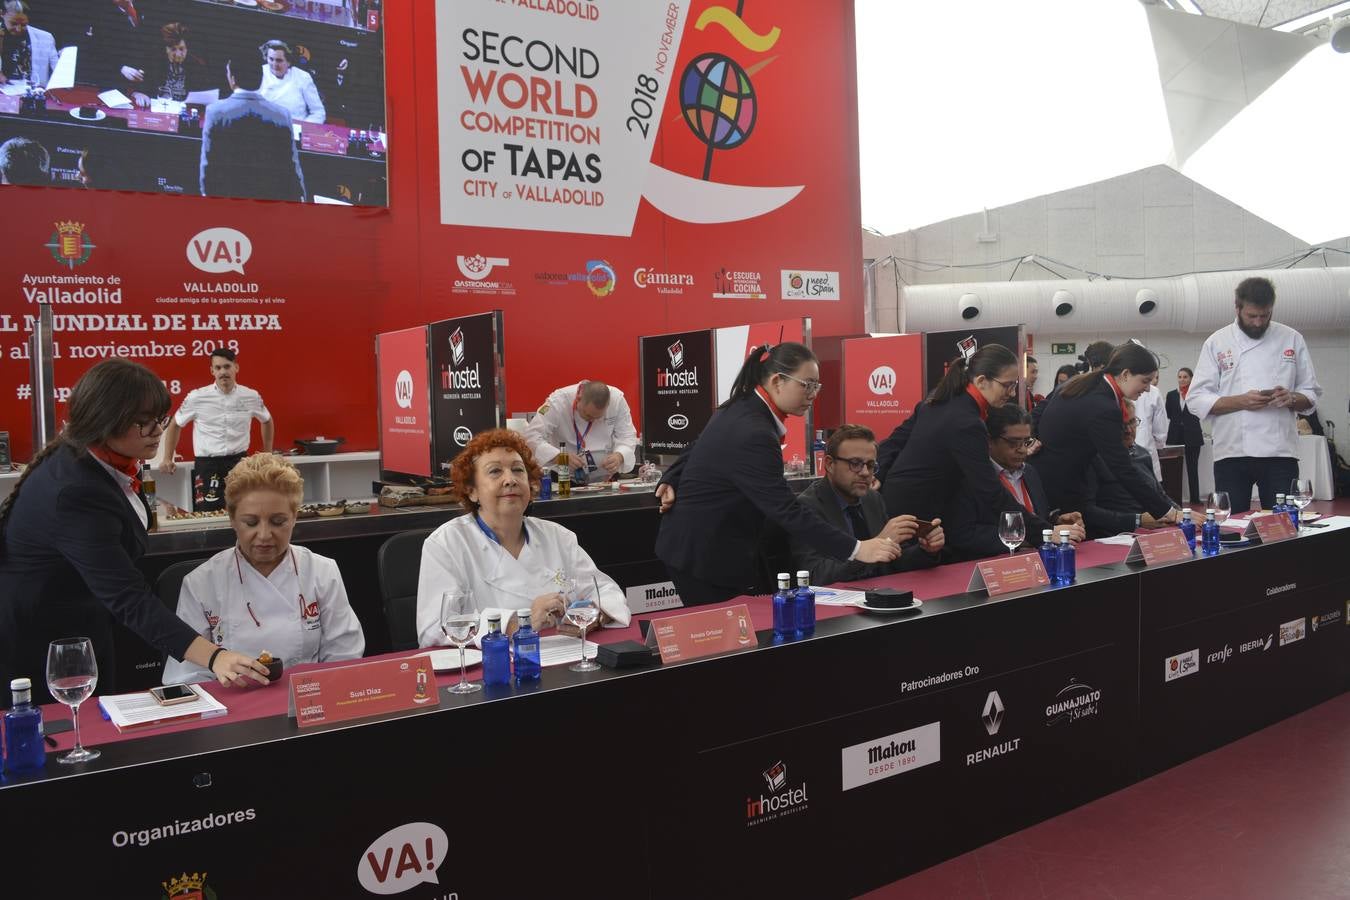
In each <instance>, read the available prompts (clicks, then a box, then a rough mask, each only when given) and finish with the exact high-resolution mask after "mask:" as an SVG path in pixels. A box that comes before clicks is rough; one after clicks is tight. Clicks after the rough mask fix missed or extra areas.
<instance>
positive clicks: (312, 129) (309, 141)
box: [300, 122, 351, 156]
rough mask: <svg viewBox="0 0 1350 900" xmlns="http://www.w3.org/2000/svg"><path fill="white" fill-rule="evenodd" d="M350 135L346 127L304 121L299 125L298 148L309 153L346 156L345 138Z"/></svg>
mask: <svg viewBox="0 0 1350 900" xmlns="http://www.w3.org/2000/svg"><path fill="white" fill-rule="evenodd" d="M350 136H351V135H350V132H349V131H348V130H347V129H346V128H338V127H336V126H333V125H316V124H315V123H313V122H305V123H303V124H302V125H301V126H300V149H301V150H308V151H310V152H311V153H331V154H333V155H335V156H346V155H347V138H348V137H350Z"/></svg>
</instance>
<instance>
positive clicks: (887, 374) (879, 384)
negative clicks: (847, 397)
mask: <svg viewBox="0 0 1350 900" xmlns="http://www.w3.org/2000/svg"><path fill="white" fill-rule="evenodd" d="M867 387H868V388H869V389H870V390H871V391H872V393H874V394H876V395H877V396H878V397H881V396H884V395H886V394H894V393H895V370H894V369H892V368H891V367H890V366H877V367H876V368H875V369H873V370H872V374H871V375H868V376H867Z"/></svg>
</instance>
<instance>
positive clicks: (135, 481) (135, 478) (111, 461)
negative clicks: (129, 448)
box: [89, 447, 141, 494]
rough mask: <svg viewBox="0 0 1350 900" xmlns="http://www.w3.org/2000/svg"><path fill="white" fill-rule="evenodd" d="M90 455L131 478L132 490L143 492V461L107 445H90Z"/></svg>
mask: <svg viewBox="0 0 1350 900" xmlns="http://www.w3.org/2000/svg"><path fill="white" fill-rule="evenodd" d="M89 455H90V456H93V457H96V458H97V459H101V460H103V461H104V462H105V463H107V464H108V465H110V466H112V467H113V468H114V469H116V470H117V471H119V472H121V473H122V474H123V475H125V476H127V477H128V478H130V479H131V490H132V491H134V492H135V493H137V494H139V493H140V492H141V461H140V460H139V459H133V458H132V457H130V456H123V455H122V454H120V453H118V452H117V451H116V450H110V449H109V448H107V447H90V448H89Z"/></svg>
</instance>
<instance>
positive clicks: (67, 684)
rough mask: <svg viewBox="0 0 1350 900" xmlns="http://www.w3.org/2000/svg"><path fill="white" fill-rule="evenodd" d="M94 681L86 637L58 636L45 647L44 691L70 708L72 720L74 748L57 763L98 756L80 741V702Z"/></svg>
mask: <svg viewBox="0 0 1350 900" xmlns="http://www.w3.org/2000/svg"><path fill="white" fill-rule="evenodd" d="M97 684H98V660H96V659H95V658H94V643H93V641H91V640H89V638H84V637H77V638H62V639H61V640H59V641H52V642H51V644H50V645H48V647H47V690H49V691H51V695H52V696H53V697H55V698H56V699H57V700H58V701H59V702H61V703H64V704H65V705H66V706H69V707H70V718H71V721H73V722H74V723H75V748H74V749H73V750H71V751H70V752H69V753H67V754H66V755H65V756H58V757H57V758H56V761H57V762H60V763H82V762H89V761H90V760H91V759H98V757H99V754H100V753H102V752H103V751H101V750H90V749H88V748H87V747H85V746H83V745H82V744H81V743H80V704H81V703H83V702H84V701H85V700H88V699H89V695H90V694H92V693H94V687H95V686H96V685H97Z"/></svg>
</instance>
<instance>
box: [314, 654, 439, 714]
mask: <svg viewBox="0 0 1350 900" xmlns="http://www.w3.org/2000/svg"><path fill="white" fill-rule="evenodd" d="M438 703H440V696H439V694H437V692H436V673H435V672H434V671H433V670H432V668H431V658H430V657H428V656H406V657H403V658H402V659H380V660H375V661H374V662H368V663H358V664H356V665H354V666H341V667H339V668H336V669H319V670H317V671H314V672H302V673H300V674H298V675H292V676H291V707H292V709H293V710H294V713H295V721H296V724H298V725H299V726H300V727H301V728H304V727H306V726H308V725H327V724H329V723H332V722H346V721H348V720H351V719H363V718H365V717H366V716H378V715H382V714H383V713H388V712H397V711H399V710H407V709H417V708H418V707H422V706H436V705H437V704H438Z"/></svg>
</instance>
